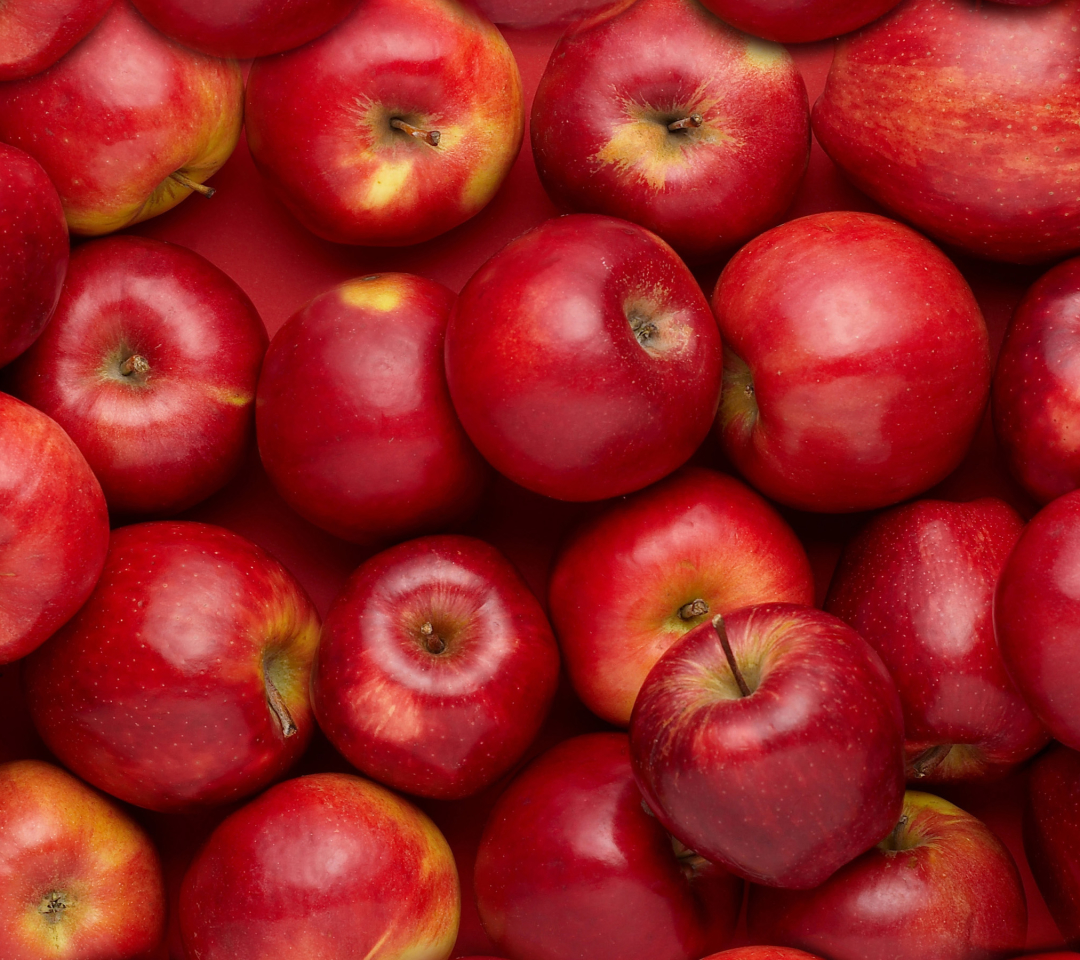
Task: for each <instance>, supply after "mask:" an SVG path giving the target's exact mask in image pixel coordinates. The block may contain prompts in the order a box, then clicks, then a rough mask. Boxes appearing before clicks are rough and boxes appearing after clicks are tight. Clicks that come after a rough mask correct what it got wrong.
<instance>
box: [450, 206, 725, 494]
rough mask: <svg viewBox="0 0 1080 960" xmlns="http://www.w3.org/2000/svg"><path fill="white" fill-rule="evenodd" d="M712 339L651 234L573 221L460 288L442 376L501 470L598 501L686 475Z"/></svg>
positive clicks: (697, 303)
mask: <svg viewBox="0 0 1080 960" xmlns="http://www.w3.org/2000/svg"><path fill="white" fill-rule="evenodd" d="M720 358H721V353H720V337H719V335H718V334H717V331H716V322H715V320H714V319H713V317H712V316H711V314H710V313H709V310H708V304H707V303H706V302H705V298H704V297H703V296H702V294H701V289H700V288H699V287H698V285H697V281H696V280H695V279H694V277H693V275H692V274H691V273H690V271H689V270H688V269H687V267H686V265H685V264H684V263H683V262H682V261H681V260H680V259H679V257H678V255H677V254H676V253H675V251H674V250H672V249H671V247H669V246H668V245H667V244H666V243H664V242H663V241H662V240H661V239H660V238H659V237H657V236H656V235H655V234H653V233H650V232H649V231H648V230H645V229H643V228H642V227H638V226H634V225H633V224H630V223H627V222H626V221H623V220H616V219H614V218H612V217H601V216H595V215H592V214H573V215H571V216H567V217H560V218H557V219H554V220H548V221H547V222H545V223H542V224H541V225H540V226H538V227H536V228H535V229H533V230H530V231H529V232H528V233H526V234H525V235H524V236H522V237H518V239H516V240H514V241H513V242H511V243H510V244H508V245H507V246H506V247H504V248H503V249H502V250H500V251H499V252H498V253H497V254H495V256H494V257H492V258H491V259H490V260H489V261H488V262H487V263H486V264H484V266H482V267H481V268H480V269H479V270H478V271H477V272H476V273H475V274H474V275H473V277H472V279H470V280H469V282H468V283H467V284H466V285H465V289H464V290H462V291H461V295H460V296H459V297H458V302H457V305H456V306H455V308H454V312H453V314H452V315H451V317H450V324H449V327H448V328H447V331H446V378H447V381H448V383H449V385H450V396H451V397H452V398H453V401H454V407H455V408H456V409H457V412H458V416H459V417H460V418H461V423H462V425H463V426H464V427H465V431H466V432H467V433H468V434H469V436H470V437H471V438H472V441H473V442H474V443H475V444H476V446H477V448H478V449H479V450H480V452H481V453H482V454H483V455H484V457H485V458H486V459H487V460H488V462H489V463H491V464H492V465H493V466H494V467H495V469H496V470H499V471H500V472H501V473H503V474H504V475H505V476H507V477H509V478H510V479H511V480H513V481H514V482H516V483H519V484H521V485H522V486H523V487H527V488H528V489H530V490H534V491H536V492H537V493H542V494H544V495H546V496H549V497H556V498H558V499H561V500H602V499H605V498H607V497H615V496H619V495H620V494H624V493H629V492H631V491H633V490H639V489H640V488H642V487H644V486H647V485H648V484H650V483H652V482H654V481H656V480H659V479H660V478H661V477H663V476H666V475H667V474H669V473H671V471H672V470H674V469H676V468H677V467H679V466H681V465H682V464H683V463H684V462H685V461H686V460H687V459H689V457H690V455H691V454H692V453H693V452H694V450H696V449H697V447H698V445H699V444H700V443H701V441H702V440H704V439H705V437H706V436H707V435H708V432H709V424H710V422H711V421H712V418H713V415H714V413H715V411H716V404H717V401H718V399H719V386H720V367H721V359H720Z"/></svg>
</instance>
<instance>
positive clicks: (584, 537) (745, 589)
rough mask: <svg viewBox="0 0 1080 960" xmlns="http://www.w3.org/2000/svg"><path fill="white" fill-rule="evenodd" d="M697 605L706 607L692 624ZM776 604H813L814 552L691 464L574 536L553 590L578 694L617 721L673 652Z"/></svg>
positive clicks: (624, 721)
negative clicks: (716, 621)
mask: <svg viewBox="0 0 1080 960" xmlns="http://www.w3.org/2000/svg"><path fill="white" fill-rule="evenodd" d="M695 600H703V601H704V602H705V607H706V609H705V610H703V611H702V612H700V613H694V615H693V616H687V617H686V618H685V619H684V617H683V616H681V615H680V611H681V610H683V608H684V607H685V606H686V605H687V604H692V603H693V602H694V601H695ZM773 601H776V602H784V603H801V604H805V605H806V606H811V605H812V604H813V602H814V580H813V573H812V572H811V569H810V563H809V561H808V560H807V558H806V551H805V550H804V549H803V547H802V544H801V543H800V542H799V540H798V538H797V537H796V536H795V534H794V532H793V531H792V530H791V528H790V527H789V526H788V525H787V524H786V523H785V522H784V521H783V519H782V518H781V517H780V515H779V514H778V513H776V511H775V510H774V509H773V508H772V507H771V506H769V504H768V503H767V502H766V501H765V500H764V499H762V498H761V497H760V496H758V495H757V494H756V493H754V491H753V490H751V489H750V488H749V487H747V486H746V485H745V484H743V483H740V482H739V481H738V480H736V479H734V478H733V477H729V476H726V475H725V474H722V473H717V472H715V471H713V470H706V469H704V468H702V467H684V468H683V469H682V470H680V471H679V472H677V473H675V474H673V475H672V476H671V477H668V478H666V479H664V480H661V481H660V482H659V483H657V484H654V485H653V486H651V487H647V488H646V489H645V490H641V491H639V492H638V493H635V494H631V495H630V496H629V497H627V498H626V499H625V500H622V501H619V502H617V503H614V504H612V505H611V506H610V507H608V508H607V509H606V510H605V511H604V512H603V513H601V514H600V515H599V516H597V517H595V518H593V519H591V520H589V521H588V522H587V523H585V524H584V525H583V526H581V527H580V528H579V529H577V530H575V531H574V532H573V533H572V534H571V535H570V538H569V539H568V540H567V542H566V543H565V544H564V546H563V548H562V549H561V551H560V553H559V555H558V557H557V558H556V561H555V566H554V568H553V570H552V573H551V580H550V586H549V593H548V604H549V608H550V610H551V619H552V624H553V625H554V627H555V631H556V635H557V636H558V638H559V646H560V648H561V649H562V652H563V657H564V659H565V662H566V669H567V672H568V673H569V675H570V680H571V682H572V683H573V685H574V689H575V690H576V691H577V694H578V696H579V697H581V699H582V700H583V701H584V703H585V705H586V706H587V707H589V709H590V710H592V711H593V712H594V713H596V714H598V715H599V716H601V717H603V718H604V719H605V720H607V721H608V722H609V723H614V724H618V725H621V726H628V725H629V723H630V713H631V711H632V710H633V708H634V700H635V699H636V698H637V695H638V691H639V690H640V689H641V684H642V683H643V682H644V680H645V677H646V676H647V675H648V673H649V671H650V670H651V669H652V668H653V665H654V664H655V663H656V661H657V660H659V659H660V656H661V654H663V653H664V651H665V650H667V649H668V647H670V646H671V645H672V644H673V643H675V642H677V641H678V640H679V639H680V638H681V637H683V636H684V635H685V634H686V633H688V632H689V631H690V630H692V629H694V627H696V626H697V625H698V624H700V623H703V622H706V621H707V620H709V619H710V618H711V617H713V616H715V615H716V614H717V613H721V614H725V615H726V614H728V613H731V612H732V611H733V610H737V609H739V608H740V607H746V606H750V605H751V604H755V603H769V602H773ZM689 613H691V611H687V614H689Z"/></svg>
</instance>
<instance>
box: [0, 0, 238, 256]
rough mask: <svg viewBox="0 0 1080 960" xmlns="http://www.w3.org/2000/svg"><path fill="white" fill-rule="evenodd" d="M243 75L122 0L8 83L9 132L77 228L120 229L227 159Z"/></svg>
mask: <svg viewBox="0 0 1080 960" xmlns="http://www.w3.org/2000/svg"><path fill="white" fill-rule="evenodd" d="M242 112H243V80H242V78H241V75H240V68H239V67H238V66H237V65H236V64H235V63H233V62H230V61H226V60H219V59H217V58H216V57H207V56H205V55H204V54H201V53H196V52H195V51H194V50H189V49H187V48H186V47H182V46H180V45H179V44H177V43H174V42H173V41H171V40H168V39H166V38H165V37H163V36H162V35H161V34H160V33H158V32H157V31H156V30H154V29H153V28H152V27H150V25H149V24H147V22H146V21H145V20H143V18H142V17H141V16H140V15H139V14H138V13H137V12H136V11H135V9H134V8H133V7H132V6H131V5H130V4H129V3H128V2H127V0H118V2H117V3H115V4H114V5H113V6H112V7H111V8H110V10H109V12H108V13H107V14H106V15H105V18H104V19H103V20H102V21H101V23H100V24H98V26H97V27H96V28H95V29H94V31H93V32H92V33H91V34H90V35H89V36H88V37H87V38H86V39H85V40H84V41H83V42H82V43H80V44H79V45H78V46H77V47H75V49H74V50H72V51H71V52H70V53H69V54H68V55H67V56H66V57H64V58H62V59H61V60H59V61H58V62H57V63H56V64H54V65H53V66H52V67H50V68H49V69H48V70H46V71H45V72H44V73H39V74H36V75H35V76H32V77H28V78H27V79H25V80H17V81H13V82H11V83H5V84H2V85H0V139H2V140H4V141H6V142H7V143H10V144H13V145H14V146H17V147H20V148H21V149H23V150H25V151H26V152H27V153H29V154H30V155H31V156H32V157H34V159H36V160H37V161H38V162H39V163H40V164H41V165H42V166H43V167H44V168H45V171H46V172H47V173H48V174H49V176H50V177H51V178H52V181H53V183H54V184H55V185H56V189H57V191H58V192H59V194H60V199H61V200H62V201H63V203H64V212H65V213H66V214H67V221H68V226H69V227H70V228H71V231H72V233H79V234H90V235H94V234H102V233H111V232H112V231H114V230H119V229H121V228H123V227H128V226H131V225H132V224H133V223H139V222H140V221H142V220H145V219H147V218H148V217H154V216H157V215H158V214H159V213H164V212H165V211H166V210H170V209H172V208H173V207H175V206H176V205H177V204H178V203H179V202H180V201H181V200H183V199H184V198H185V197H187V196H189V195H190V194H191V192H192V190H196V189H197V190H199V191H200V192H211V193H212V192H213V191H212V190H209V188H207V187H203V186H202V182H203V181H204V180H206V179H207V178H208V177H210V176H212V175H213V174H214V173H215V172H216V171H217V170H218V168H219V167H221V165H222V164H223V163H224V162H225V161H226V160H227V159H228V157H229V154H231V153H232V150H233V147H234V146H235V145H236V141H237V138H238V137H239V135H240V125H241V121H242Z"/></svg>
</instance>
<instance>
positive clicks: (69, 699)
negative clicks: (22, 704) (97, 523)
mask: <svg viewBox="0 0 1080 960" xmlns="http://www.w3.org/2000/svg"><path fill="white" fill-rule="evenodd" d="M318 635H319V618H318V614H317V613H316V612H315V608H314V606H313V605H312V603H311V601H310V600H309V599H308V597H307V595H306V594H305V593H304V591H303V589H302V588H301V587H300V585H299V583H297V581H296V580H295V579H294V578H293V577H292V575H291V574H290V573H289V572H288V571H287V570H286V569H285V568H284V567H283V566H282V565H281V564H280V563H278V562H277V561H276V560H275V559H273V558H272V557H271V556H270V555H269V554H267V553H265V552H264V551H263V550H261V549H260V548H259V547H257V546H256V545H255V544H253V543H251V542H250V541H248V540H245V539H244V538H243V537H241V536H239V535H237V534H235V533H232V532H230V531H228V530H225V529H223V528H221V527H214V526H211V525H209V524H204V523H192V522H173V521H159V522H156V523H143V524H134V525H132V526H129V527H121V528H119V529H117V530H115V531H113V534H112V541H111V544H110V547H109V555H108V559H107V560H106V563H105V569H104V571H103V572H102V575H101V579H100V580H99V581H98V584H97V586H96V587H95V589H94V593H93V594H92V595H91V597H90V599H89V600H88V601H87V603H86V604H85V605H84V606H83V608H82V609H81V610H80V611H79V613H78V615H77V616H76V617H75V618H74V619H73V620H72V621H71V622H70V623H69V624H68V625H67V627H66V628H65V629H64V630H62V631H60V632H58V633H56V634H54V635H53V636H52V637H51V638H50V640H49V641H48V642H47V643H46V644H44V645H43V646H41V647H39V648H38V650H36V651H35V653H34V656H33V657H32V658H29V659H28V660H27V661H26V664H25V670H24V674H23V677H24V683H25V686H26V698H27V704H28V706H29V707H30V713H31V716H32V717H33V720H34V725H35V726H36V727H37V729H38V732H39V733H40V734H41V736H42V738H43V739H44V740H45V742H46V743H47V744H48V746H49V748H50V749H51V750H52V751H53V752H54V753H55V754H56V755H57V757H59V758H60V760H61V762H63V763H64V765H65V766H67V767H68V768H69V769H71V770H73V771H74V772H75V773H77V774H78V775H79V776H81V777H82V778H83V779H85V780H88V781H89V782H90V783H93V784H94V785H95V786H98V787H100V788H101V789H103V790H105V791H107V792H108V793H111V794H112V795H113V796H115V797H119V798H120V799H121V800H125V801H127V802H128V803H134V804H136V805H137V806H141V807H148V808H150V809H152V810H159V811H163V812H182V811H185V810H191V809H194V808H196V807H199V806H209V805H215V804H221V803H226V802H228V801H231V800H235V799H238V798H240V797H242V796H244V795H246V794H248V793H252V792H254V791H255V790H258V789H260V788H261V787H264V786H265V785H266V784H268V783H270V782H271V781H272V780H274V779H275V778H276V777H279V776H280V775H281V774H282V773H284V772H285V770H286V769H288V767H289V766H290V765H291V764H292V763H293V761H295V760H296V759H297V758H298V757H299V756H300V755H301V754H302V753H303V752H304V748H305V746H306V745H307V742H308V740H309V739H310V737H311V733H312V731H313V730H314V720H313V718H312V716H311V708H310V704H309V702H308V685H309V678H310V672H311V662H312V659H313V658H314V655H315V646H316V644H317V642H318ZM268 681H269V682H268ZM271 686H273V688H274V689H275V690H276V692H277V694H278V696H279V697H280V700H281V701H283V702H284V705H285V710H286V711H287V713H288V715H289V717H290V718H291V721H292V725H293V727H294V728H295V729H294V730H293V731H292V732H288V731H287V726H288V724H287V722H285V721H283V719H282V718H281V717H280V715H279V714H278V713H277V712H276V711H275V709H274V708H273V707H272V706H271V703H270V699H271V697H272V692H271V689H270V687H271Z"/></svg>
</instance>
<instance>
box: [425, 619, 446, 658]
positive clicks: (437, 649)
mask: <svg viewBox="0 0 1080 960" xmlns="http://www.w3.org/2000/svg"><path fill="white" fill-rule="evenodd" d="M420 636H421V637H423V639H424V649H425V650H427V652H428V653H436V654H438V653H442V652H444V651H445V650H446V641H445V640H444V639H443V638H442V637H440V636H439V635H438V634H437V633H436V632H435V628H434V627H433V626H432V625H431V622H430V621H429V622H427V623H425V624H424V625H423V626H422V627H421V628H420Z"/></svg>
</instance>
